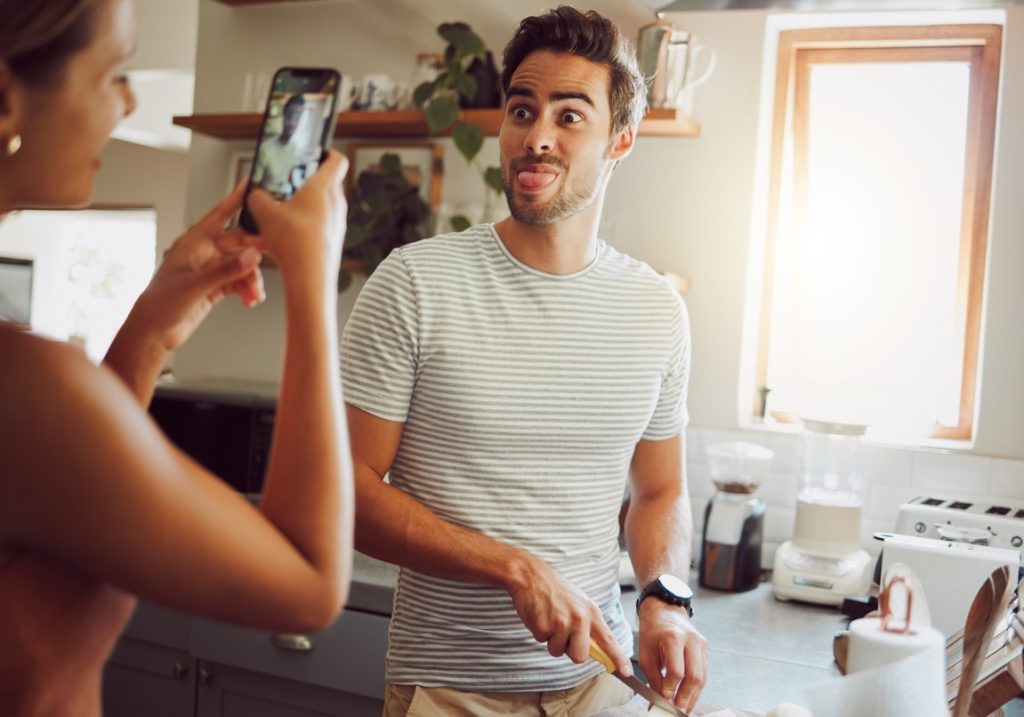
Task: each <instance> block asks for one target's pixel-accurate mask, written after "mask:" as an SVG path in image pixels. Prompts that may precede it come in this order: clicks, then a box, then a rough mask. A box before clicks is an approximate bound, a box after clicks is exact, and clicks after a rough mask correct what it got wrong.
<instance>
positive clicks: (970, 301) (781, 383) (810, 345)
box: [753, 24, 1002, 442]
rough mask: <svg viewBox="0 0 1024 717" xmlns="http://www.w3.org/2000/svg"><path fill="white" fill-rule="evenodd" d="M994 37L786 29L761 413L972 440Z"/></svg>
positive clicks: (989, 29)
mask: <svg viewBox="0 0 1024 717" xmlns="http://www.w3.org/2000/svg"><path fill="white" fill-rule="evenodd" d="M1001 38H1002V27H1001V26H1000V25H995V24H974V25H970V24H966V25H920V26H906V27H839V28H815V29H802V30H788V31H783V32H781V33H779V43H778V61H777V67H776V81H775V88H774V92H775V104H774V115H773V117H772V130H771V131H772V136H771V157H770V160H769V161H770V180H769V184H768V202H767V214H768V225H767V230H766V238H765V245H764V259H765V261H764V276H763V297H762V302H761V315H760V324H759V335H758V337H757V362H756V371H757V375H756V380H757V383H756V385H757V387H758V388H759V389H761V390H760V391H758V392H757V393H756V395H755V396H754V401H753V403H754V406H753V412H754V414H755V415H756V416H762V415H764V416H765V419H766V420H767V421H771V420H773V419H777V420H783V421H786V420H792V418H794V417H802V416H803V417H816V418H824V419H827V420H833V421H840V422H847V423H864V424H868V425H869V426H870V427H871V431H872V433H873V434H874V435H876V436H877V437H880V438H882V439H883V440H884V439H886V438H888V439H893V440H898V441H907V442H918V441H920V440H922V439H926V438H944V439H956V440H970V439H972V438H973V425H974V413H975V401H976V397H977V392H978V385H979V374H978V366H979V360H978V354H979V351H980V336H981V316H982V298H983V288H984V282H985V260H986V250H987V240H988V233H989V227H988V222H989V197H990V189H991V180H992V159H993V149H994V142H995V118H996V99H997V90H998V82H999V58H1000V43H1001Z"/></svg>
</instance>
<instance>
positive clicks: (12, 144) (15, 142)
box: [4, 134, 21, 157]
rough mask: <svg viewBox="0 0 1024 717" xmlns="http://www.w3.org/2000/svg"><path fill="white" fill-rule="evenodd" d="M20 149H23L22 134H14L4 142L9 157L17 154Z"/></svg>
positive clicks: (5, 151)
mask: <svg viewBox="0 0 1024 717" xmlns="http://www.w3.org/2000/svg"><path fill="white" fill-rule="evenodd" d="M19 149H21V135H20V134H12V135H11V136H10V137H8V138H7V140H6V141H5V142H4V153H5V154H6V155H7V156H8V157H13V156H14V155H15V154H17V153H18V150H19Z"/></svg>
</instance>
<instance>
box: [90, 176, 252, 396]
mask: <svg viewBox="0 0 1024 717" xmlns="http://www.w3.org/2000/svg"><path fill="white" fill-rule="evenodd" d="M244 193H245V184H244V183H242V184H239V185H238V186H237V187H236V188H235V190H234V191H233V192H231V194H229V195H228V196H227V197H225V198H224V199H223V200H221V202H220V203H219V204H218V205H217V206H216V207H214V208H213V209H212V210H211V211H210V212H209V213H208V214H207V215H206V216H205V217H203V218H202V219H201V220H200V221H199V222H198V223H197V224H196V225H195V226H193V227H192V228H191V229H189V230H188V231H187V232H185V234H183V235H182V236H181V237H179V238H178V239H177V241H175V242H174V244H173V245H171V248H170V249H168V250H167V253H166V254H165V255H164V260H163V262H162V263H161V264H160V268H159V269H157V272H156V274H155V275H154V276H153V279H152V280H151V281H150V283H149V286H147V287H146V289H145V291H143V292H142V294H141V295H140V296H139V298H138V300H137V301H136V302H135V305H134V306H133V307H132V310H131V313H129V314H128V318H127V319H126V320H125V323H124V325H123V326H122V327H121V330H120V331H118V333H117V336H115V337H114V342H113V343H112V344H111V346H110V350H109V351H107V355H106V358H105V359H104V363H105V364H106V365H107V366H108V367H109V368H111V369H112V370H113V371H114V372H115V373H117V374H118V375H119V376H120V377H121V378H122V379H123V380H124V382H125V383H126V384H128V387H129V388H130V389H131V390H132V392H133V393H134V394H135V395H136V396H137V397H138V399H139V401H141V402H142V404H143V405H146V404H148V403H149V400H150V398H151V397H152V395H153V387H154V386H155V384H156V379H157V376H158V375H159V373H160V370H161V369H162V368H163V365H164V362H165V360H166V358H167V354H168V352H170V351H173V350H174V349H176V348H178V347H179V346H181V344H183V343H184V342H185V340H186V339H188V337H189V336H191V335H192V332H193V331H195V330H196V327H197V326H199V324H200V323H202V321H203V319H204V318H206V315H207V314H208V313H210V309H211V308H213V306H214V305H215V304H216V303H217V302H219V301H220V300H221V299H223V298H224V297H225V296H228V295H229V294H237V295H238V296H239V297H240V298H241V299H242V301H243V302H244V303H245V305H246V306H254V305H256V304H258V303H260V302H261V301H263V299H264V298H265V294H264V293H263V275H262V274H261V273H260V270H259V264H260V260H261V258H262V256H261V254H260V247H261V240H260V238H259V237H258V236H253V235H251V234H247V233H246V232H244V231H242V230H241V229H230V230H225V229H224V226H225V225H226V224H227V222H228V220H229V219H230V218H231V217H232V216H233V215H234V214H235V212H237V211H238V209H239V207H240V206H241V204H242V196H243V194H244Z"/></svg>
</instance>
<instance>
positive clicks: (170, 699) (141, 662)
mask: <svg viewBox="0 0 1024 717" xmlns="http://www.w3.org/2000/svg"><path fill="white" fill-rule="evenodd" d="M195 662H196V661H195V659H194V658H192V657H191V656H190V655H189V654H188V652H187V651H185V650H181V649H176V648H169V647H165V646H163V645H157V644H153V643H151V642H147V641H145V640H136V639H132V638H123V639H122V640H121V642H120V643H118V646H117V649H116V650H115V651H114V653H113V654H112V655H111V656H110V660H109V661H108V662H107V668H106V670H105V672H104V674H103V714H104V715H106V716H107V717H137V716H138V715H146V716H147V717H184V716H185V715H191V714H192V712H193V709H194V704H195V693H196V666H195Z"/></svg>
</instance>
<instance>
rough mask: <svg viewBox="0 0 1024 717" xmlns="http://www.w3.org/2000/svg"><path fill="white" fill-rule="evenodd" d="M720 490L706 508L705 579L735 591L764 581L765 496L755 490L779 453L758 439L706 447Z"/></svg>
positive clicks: (702, 574) (713, 585)
mask: <svg viewBox="0 0 1024 717" xmlns="http://www.w3.org/2000/svg"><path fill="white" fill-rule="evenodd" d="M707 455H708V463H709V464H710V467H711V481H712V482H713V483H714V484H715V488H716V491H715V493H714V495H712V496H711V500H709V501H708V505H707V507H706V508H705V509H704V530H703V533H702V536H701V537H702V540H701V549H700V570H699V578H700V584H701V586H703V587H707V588H714V589H716V590H728V591H731V592H743V591H745V590H753V589H754V588H756V587H757V586H758V583H760V581H761V542H762V536H763V534H764V501H763V500H761V499H760V498H758V497H757V496H755V495H753V493H754V491H756V490H757V489H758V487H759V486H760V485H761V482H762V480H763V479H764V475H765V472H766V470H767V468H768V465H769V463H771V460H772V457H773V456H774V453H772V452H771V451H770V450H768V449H767V448H765V447H764V446H759V445H756V444H754V443H743V442H740V441H731V442H728V443H716V444H715V445H712V446H708V447H707Z"/></svg>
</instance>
